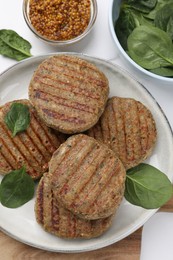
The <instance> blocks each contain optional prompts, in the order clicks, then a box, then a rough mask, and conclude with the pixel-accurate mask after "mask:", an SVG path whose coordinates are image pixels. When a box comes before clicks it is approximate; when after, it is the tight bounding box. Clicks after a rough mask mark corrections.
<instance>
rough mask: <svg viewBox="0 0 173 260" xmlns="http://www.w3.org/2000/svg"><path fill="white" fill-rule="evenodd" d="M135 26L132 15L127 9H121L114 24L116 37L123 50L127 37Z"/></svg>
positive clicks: (125, 46)
mask: <svg viewBox="0 0 173 260" xmlns="http://www.w3.org/2000/svg"><path fill="white" fill-rule="evenodd" d="M135 27H136V23H135V20H134V16H133V15H132V11H131V10H129V9H123V10H122V11H121V12H120V15H119V18H118V20H117V22H116V24H115V31H116V34H117V38H118V40H119V42H120V44H121V46H122V47H123V49H124V50H127V38H128V36H129V35H130V34H131V33H132V31H133V29H134V28H135Z"/></svg>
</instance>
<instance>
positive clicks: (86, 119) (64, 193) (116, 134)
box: [0, 54, 157, 238]
mask: <svg viewBox="0 0 173 260" xmlns="http://www.w3.org/2000/svg"><path fill="white" fill-rule="evenodd" d="M108 96H109V82H108V79H107V78H106V76H105V75H104V74H103V73H102V72H101V71H100V70H99V69H98V68H97V67H96V66H95V65H94V64H91V63H89V62H88V61H86V60H83V59H80V58H78V57H76V56H74V55H62V54H60V55H56V56H52V57H50V58H48V59H46V60H45V61H43V62H42V63H41V64H40V65H39V66H38V68H37V69H36V71H35V73H34V74H33V77H32V79H31V82H30V86H29V99H30V101H27V100H21V101H15V102H24V103H27V104H28V106H29V107H30V111H31V122H30V126H29V128H28V129H27V130H26V131H24V132H22V133H19V134H18V135H17V136H16V137H13V138H14V139H13V138H12V136H11V133H10V131H9V130H8V129H7V127H6V125H5V123H4V119H3V118H4V115H5V113H6V112H5V111H7V110H8V109H9V106H10V103H8V104H7V105H4V107H3V108H2V109H1V110H0V146H1V149H0V158H1V161H0V165H1V172H3V173H7V172H9V171H10V170H12V169H18V168H19V167H20V166H22V165H23V164H25V165H26V166H27V172H28V174H30V175H31V176H32V177H33V178H34V179H36V178H39V177H41V176H42V175H43V176H42V177H41V179H40V181H39V184H38V188H37V193H36V202H35V215H36V219H37V222H38V223H39V224H40V225H41V227H42V228H43V229H44V230H46V231H47V232H50V233H52V234H54V235H56V236H58V237H62V238H92V237H97V236H100V235H101V234H103V233H104V232H105V231H106V230H107V229H108V228H109V227H110V226H111V223H112V219H113V217H114V215H115V213H116V211H117V209H118V207H119V205H120V203H121V202H122V199H123V196H124V189H125V178H126V170H127V169H129V168H131V167H134V166H136V165H138V164H139V163H141V162H143V161H144V160H145V159H146V158H147V157H149V156H150V155H151V153H152V150H153V147H154V144H155V142H156V136H157V134H156V125H155V121H154V119H153V116H152V114H151V112H150V111H149V110H148V109H147V108H146V107H145V106H144V105H143V104H142V103H141V102H139V101H136V100H134V99H132V98H122V97H112V98H108ZM30 102H31V103H30ZM31 104H32V105H31ZM2 111H3V112H2ZM52 131H55V132H56V133H55V132H52ZM67 134H68V135H67ZM70 135H71V136H70Z"/></svg>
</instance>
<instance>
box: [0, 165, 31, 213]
mask: <svg viewBox="0 0 173 260" xmlns="http://www.w3.org/2000/svg"><path fill="white" fill-rule="evenodd" d="M33 195H34V181H33V180H32V178H31V177H30V176H29V175H28V174H27V173H26V170H25V168H24V167H22V168H21V169H19V170H15V171H11V172H10V173H9V174H7V175H5V176H4V178H3V179H2V182H1V184H0V201H1V204H2V205H3V206H5V207H7V208H17V207H19V206H22V205H23V204H25V203H26V202H28V201H29V200H31V199H32V198H33Z"/></svg>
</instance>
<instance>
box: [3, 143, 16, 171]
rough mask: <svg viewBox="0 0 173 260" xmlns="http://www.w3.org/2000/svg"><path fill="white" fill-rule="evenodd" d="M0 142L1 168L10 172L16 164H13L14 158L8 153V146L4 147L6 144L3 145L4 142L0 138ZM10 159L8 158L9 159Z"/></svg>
mask: <svg viewBox="0 0 173 260" xmlns="http://www.w3.org/2000/svg"><path fill="white" fill-rule="evenodd" d="M0 142H1V145H2V146H1V148H0V149H1V153H0V165H1V167H2V168H4V167H5V168H6V170H7V169H9V171H10V170H12V169H13V168H15V166H16V164H15V158H14V157H13V155H12V154H11V152H10V149H8V146H6V144H5V143H4V141H3V140H2V139H1V138H0ZM9 157H10V158H9Z"/></svg>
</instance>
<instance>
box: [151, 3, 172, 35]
mask: <svg viewBox="0 0 173 260" xmlns="http://www.w3.org/2000/svg"><path fill="white" fill-rule="evenodd" d="M171 17H172V18H173V2H172V3H171V4H167V5H165V6H164V7H162V8H161V9H160V10H159V11H158V12H157V13H156V16H155V20H154V24H155V26H156V27H158V28H160V29H161V30H163V31H165V32H168V33H169V35H170V36H171V38H172V39H173V28H172V25H173V23H172V18H171Z"/></svg>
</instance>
